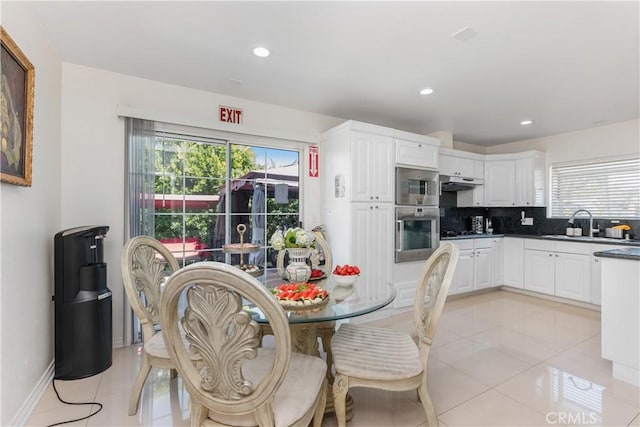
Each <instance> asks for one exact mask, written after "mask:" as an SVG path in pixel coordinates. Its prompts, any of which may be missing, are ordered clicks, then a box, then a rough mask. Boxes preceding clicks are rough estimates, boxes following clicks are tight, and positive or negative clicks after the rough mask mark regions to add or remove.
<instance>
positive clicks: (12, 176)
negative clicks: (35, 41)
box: [0, 27, 35, 186]
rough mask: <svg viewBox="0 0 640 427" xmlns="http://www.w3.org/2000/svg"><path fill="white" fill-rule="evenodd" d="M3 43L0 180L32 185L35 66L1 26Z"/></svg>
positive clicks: (0, 40) (0, 33) (1, 40)
mask: <svg viewBox="0 0 640 427" xmlns="http://www.w3.org/2000/svg"><path fill="white" fill-rule="evenodd" d="M0 42H1V43H0V44H1V45H2V57H1V58H0V59H1V62H0V63H1V64H2V67H1V68H2V73H1V74H2V75H1V79H2V97H1V102H2V110H1V112H2V152H1V153H0V175H1V176H0V180H1V181H2V182H6V183H9V184H16V185H24V186H31V153H32V150H33V97H34V95H33V93H34V92H33V86H34V81H35V70H34V68H33V65H32V64H31V62H29V60H28V59H27V57H26V56H25V54H24V53H22V51H21V50H20V48H18V45H16V43H15V42H14V41H13V39H12V38H11V37H9V34H7V32H6V31H5V29H4V28H3V27H0Z"/></svg>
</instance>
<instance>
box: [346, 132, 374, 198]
mask: <svg viewBox="0 0 640 427" xmlns="http://www.w3.org/2000/svg"><path fill="white" fill-rule="evenodd" d="M372 145H373V136H372V135H371V134H368V133H363V132H352V134H351V201H354V202H370V201H371V200H373V183H372V182H371V179H370V177H369V171H370V169H371V162H372V161H373V156H372V148H371V147H372ZM347 185H348V183H347Z"/></svg>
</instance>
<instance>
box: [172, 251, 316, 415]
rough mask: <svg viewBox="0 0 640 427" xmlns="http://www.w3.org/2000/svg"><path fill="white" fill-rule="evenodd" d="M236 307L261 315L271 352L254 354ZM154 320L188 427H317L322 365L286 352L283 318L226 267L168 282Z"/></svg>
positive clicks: (205, 266) (251, 283) (247, 280)
mask: <svg viewBox="0 0 640 427" xmlns="http://www.w3.org/2000/svg"><path fill="white" fill-rule="evenodd" d="M185 290H186V295H187V308H186V309H185V311H184V315H183V317H181V318H180V317H179V313H178V300H179V298H180V295H181V294H183V291H185ZM243 299H244V300H247V301H251V302H253V303H254V304H255V305H256V306H257V307H258V308H259V309H260V310H262V312H263V313H265V314H266V316H267V318H268V320H269V323H270V325H271V328H272V330H273V334H274V336H275V343H276V345H275V348H261V347H259V326H258V324H257V323H256V322H255V321H253V320H251V314H250V313H249V312H248V311H246V310H244V309H243ZM160 317H161V325H162V330H163V331H164V340H165V344H166V347H167V350H168V352H169V354H170V356H171V358H172V359H173V360H174V361H175V363H176V368H177V369H178V372H179V373H180V376H181V377H182V379H183V381H184V384H185V387H186V388H187V390H188V391H189V394H190V396H191V402H190V404H191V426H192V427H195V426H213V425H215V426H220V425H229V426H300V427H302V426H304V427H306V426H308V425H309V423H310V422H311V419H312V418H313V425H314V427H320V425H321V424H322V417H323V413H324V407H325V402H326V397H327V389H326V379H325V374H326V370H327V365H326V363H325V362H324V361H323V360H322V359H321V358H319V357H315V356H308V355H304V354H299V353H294V352H292V351H291V335H290V331H289V322H288V320H287V317H286V315H285V312H284V310H283V309H282V307H280V304H279V303H278V302H277V301H276V299H275V298H274V297H273V296H272V295H271V294H270V293H269V291H267V290H266V288H265V287H264V286H263V285H262V284H261V283H260V282H259V281H257V280H256V279H255V278H253V277H251V276H250V275H249V274H247V273H245V272H244V271H241V270H239V269H237V268H234V267H232V266H230V265H227V264H222V263H218V262H206V263H196V264H192V265H190V266H188V267H185V268H183V269H181V270H180V271H178V272H177V273H175V274H174V275H172V276H171V277H170V278H169V280H168V282H167V284H166V287H165V290H164V292H163V294H162V304H161V310H160ZM179 325H181V326H182V328H183V329H184V332H185V339H184V340H183V339H182V338H181V336H180V330H179ZM190 353H191V354H192V355H193V354H195V355H197V356H198V357H199V362H197V363H193V361H192V360H191V359H190Z"/></svg>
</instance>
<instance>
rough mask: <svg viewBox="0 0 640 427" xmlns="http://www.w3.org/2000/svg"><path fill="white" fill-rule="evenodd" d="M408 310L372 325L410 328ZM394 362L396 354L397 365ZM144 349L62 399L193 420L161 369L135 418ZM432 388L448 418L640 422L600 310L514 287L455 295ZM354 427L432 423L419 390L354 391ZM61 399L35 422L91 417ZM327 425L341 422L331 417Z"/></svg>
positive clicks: (636, 393) (638, 404)
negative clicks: (615, 372)
mask: <svg viewBox="0 0 640 427" xmlns="http://www.w3.org/2000/svg"><path fill="white" fill-rule="evenodd" d="M410 322H411V315H410V313H403V314H400V315H397V316H394V317H391V318H387V319H383V320H377V321H374V322H370V324H372V325H376V326H380V327H387V328H393V329H401V330H407V331H408V330H409V325H410ZM392 362H393V361H390V363H392ZM139 363H140V348H139V346H131V347H127V348H123V349H118V350H114V353H113V366H112V367H111V368H110V369H108V370H107V371H105V372H104V373H102V374H100V375H96V376H94V377H91V378H87V379H84V380H79V381H67V382H57V384H59V387H58V389H59V391H60V392H61V395H62V397H63V398H64V399H66V400H69V401H86V400H89V399H93V400H96V401H99V402H101V403H103V404H104V409H103V410H102V412H100V413H99V414H98V415H96V416H94V417H92V418H90V419H89V420H85V421H82V422H78V423H75V424H68V425H76V426H78V425H82V426H161V425H162V426H164V425H166V426H170V425H173V426H183V425H184V426H186V425H189V411H188V401H189V395H188V393H187V392H186V390H185V389H184V387H183V386H182V382H181V380H180V379H179V378H177V379H170V378H169V374H168V372H167V371H163V370H156V369H153V370H152V371H151V375H150V378H149V380H148V381H147V384H146V386H145V388H144V391H143V395H142V400H141V405H140V410H139V412H138V414H137V415H136V416H132V417H129V416H127V405H128V400H129V391H130V389H131V385H132V384H133V381H134V378H135V375H136V373H137V370H138V366H139ZM428 375H429V379H428V385H429V393H430V395H431V398H432V400H433V403H434V405H435V407H436V411H437V412H438V416H439V418H440V425H441V426H444V427H447V426H448V427H453V426H558V425H560V426H561V425H588V426H640V390H639V389H638V387H634V386H631V385H629V384H627V383H624V382H621V381H618V380H614V379H613V378H612V377H611V363H610V362H608V361H606V360H603V359H602V358H601V357H600V314H599V313H598V312H594V311H590V310H585V309H580V308H575V307H571V306H567V305H564V304H559V303H556V302H551V301H547V300H543V299H538V298H532V297H529V296H524V295H520V294H515V293H511V292H506V291H497V292H490V293H485V294H480V295H473V296H469V297H464V298H460V299H455V300H452V301H449V302H447V304H446V306H445V311H444V313H443V316H442V320H441V323H440V326H439V329H438V333H437V336H436V339H435V342H434V346H433V349H432V353H431V356H430V359H429V373H428ZM350 393H351V394H352V396H353V398H354V417H353V420H352V421H351V422H350V423H348V426H349V427H373V426H384V427H388V426H407V427H425V426H426V415H425V414H424V412H423V410H422V407H421V406H420V405H419V403H418V401H417V399H416V394H415V393H413V392H405V393H397V392H396V393H394V392H386V391H380V390H372V389H362V388H355V389H352V390H351V391H350ZM89 411H90V408H89V407H88V406H84V407H74V406H66V405H62V404H60V403H59V402H58V401H57V399H56V397H55V394H54V393H53V389H52V388H51V386H49V389H48V390H47V391H46V393H45V395H44V396H43V397H42V399H41V401H40V402H39V403H38V405H37V407H36V408H35V410H34V412H33V414H32V416H31V418H30V419H29V422H28V425H30V426H44V425H47V424H52V423H55V422H58V421H61V420H65V419H70V418H76V417H81V416H84V415H87V414H89ZM323 425H324V426H326V427H333V426H335V425H336V420H335V417H334V416H332V415H328V416H326V417H325V420H324V422H323Z"/></svg>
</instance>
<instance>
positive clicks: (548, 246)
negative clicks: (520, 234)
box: [524, 239, 556, 252]
mask: <svg viewBox="0 0 640 427" xmlns="http://www.w3.org/2000/svg"><path fill="white" fill-rule="evenodd" d="M524 248H525V249H532V250H534V251H551V252H553V251H555V250H556V242H554V241H552V240H540V239H524Z"/></svg>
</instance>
